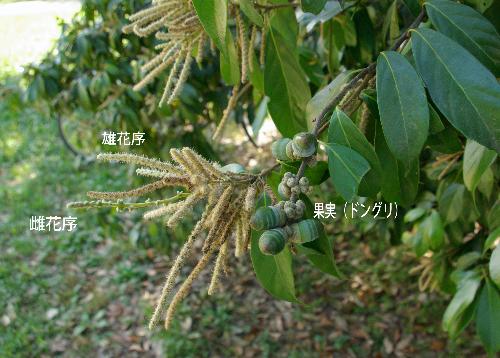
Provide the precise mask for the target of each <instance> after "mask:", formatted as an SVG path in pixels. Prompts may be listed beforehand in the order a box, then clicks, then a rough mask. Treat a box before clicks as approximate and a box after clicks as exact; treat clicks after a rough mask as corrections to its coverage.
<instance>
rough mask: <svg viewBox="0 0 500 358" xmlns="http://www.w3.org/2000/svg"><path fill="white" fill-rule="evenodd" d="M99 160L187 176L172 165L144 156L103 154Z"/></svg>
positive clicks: (99, 156) (98, 157) (98, 156)
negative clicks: (141, 166)
mask: <svg viewBox="0 0 500 358" xmlns="http://www.w3.org/2000/svg"><path fill="white" fill-rule="evenodd" d="M97 160H99V161H107V162H121V163H127V164H137V165H143V166H145V167H148V168H152V169H158V170H162V171H167V172H169V173H172V174H178V175H185V173H184V172H183V171H182V169H181V168H179V167H177V166H175V165H173V164H172V163H169V162H164V161H161V160H157V159H152V158H147V157H144V156H142V155H136V154H130V153H101V154H99V155H97Z"/></svg>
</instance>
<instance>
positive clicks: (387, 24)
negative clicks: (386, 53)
mask: <svg viewBox="0 0 500 358" xmlns="http://www.w3.org/2000/svg"><path fill="white" fill-rule="evenodd" d="M387 35H389V39H388V40H389V44H392V43H394V41H395V40H396V39H397V38H398V37H399V19H398V1H397V0H395V1H393V3H392V5H391V6H390V7H389V9H388V10H387V13H386V15H385V19H384V25H383V27H382V38H383V39H384V43H385V40H387Z"/></svg>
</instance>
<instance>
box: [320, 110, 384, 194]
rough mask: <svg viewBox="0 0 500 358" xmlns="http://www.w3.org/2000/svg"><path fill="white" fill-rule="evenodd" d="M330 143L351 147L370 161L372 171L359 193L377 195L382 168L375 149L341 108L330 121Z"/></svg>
mask: <svg viewBox="0 0 500 358" xmlns="http://www.w3.org/2000/svg"><path fill="white" fill-rule="evenodd" d="M328 142H329V143H335V144H340V145H343V146H345V147H349V148H351V149H352V150H354V151H356V152H358V153H359V154H360V155H361V156H362V157H363V158H365V159H366V160H367V161H368V163H369V164H370V168H371V169H370V171H368V173H367V174H366V175H365V177H364V178H363V180H362V181H361V184H360V188H359V193H360V195H362V196H369V197H371V196H374V195H375V194H377V192H378V190H379V189H380V177H381V175H382V168H381V167H380V162H379V160H378V157H377V154H376V153H375V149H374V148H373V146H372V145H371V144H370V143H369V142H368V140H367V139H366V138H365V136H364V135H363V133H361V131H360V130H359V129H358V127H356V125H354V123H353V122H352V120H351V119H350V118H349V117H348V116H347V115H346V114H345V113H344V112H342V111H341V110H340V109H339V108H337V109H335V111H334V112H333V114H332V117H331V119H330V126H329V128H328Z"/></svg>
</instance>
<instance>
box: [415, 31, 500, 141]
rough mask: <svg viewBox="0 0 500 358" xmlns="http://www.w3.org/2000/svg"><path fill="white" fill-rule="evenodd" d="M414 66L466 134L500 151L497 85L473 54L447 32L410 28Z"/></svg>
mask: <svg viewBox="0 0 500 358" xmlns="http://www.w3.org/2000/svg"><path fill="white" fill-rule="evenodd" d="M411 38H412V47H413V54H414V57H415V62H416V65H417V70H418V72H419V74H420V76H421V77H422V78H423V80H424V82H425V84H426V85H427V88H428V90H429V93H430V95H431V97H432V100H433V101H434V103H435V104H436V106H437V107H438V108H439V110H440V111H441V113H443V114H444V115H445V116H446V118H447V119H448V120H449V121H450V122H451V124H452V125H453V126H454V127H455V128H457V129H458V130H459V131H460V132H462V133H463V134H464V135H465V136H466V137H467V138H469V139H473V140H475V141H476V142H478V143H480V144H482V145H484V146H485V147H488V148H491V149H495V150H496V151H500V144H499V140H498V138H499V137H500V101H498V98H500V85H499V84H498V83H497V80H496V78H495V77H494V76H493V74H492V73H491V72H489V71H488V70H487V69H486V68H485V67H484V66H483V65H482V64H481V63H480V62H479V61H478V60H476V58H475V57H474V56H472V55H471V54H470V53H469V52H467V50H465V49H464V48H463V47H461V46H460V45H458V44H457V43H456V42H454V41H453V40H450V39H449V38H447V37H446V36H444V35H442V34H440V33H438V32H436V31H434V30H431V29H424V28H422V29H418V30H412V36H411Z"/></svg>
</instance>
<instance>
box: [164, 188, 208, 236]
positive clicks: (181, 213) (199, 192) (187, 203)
mask: <svg viewBox="0 0 500 358" xmlns="http://www.w3.org/2000/svg"><path fill="white" fill-rule="evenodd" d="M204 196H205V188H204V187H199V188H197V189H196V191H195V192H194V193H192V194H191V195H190V196H188V197H187V199H186V200H184V201H183V202H182V204H180V205H179V208H178V210H177V211H176V212H175V213H174V214H173V215H172V216H171V217H170V218H169V219H168V220H167V226H168V227H175V226H176V225H177V223H178V222H179V220H181V219H182V218H184V217H185V216H186V214H187V213H188V212H190V211H192V210H193V207H194V206H195V205H196V204H197V203H198V202H199V201H200V200H201V199H203V197H204Z"/></svg>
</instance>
